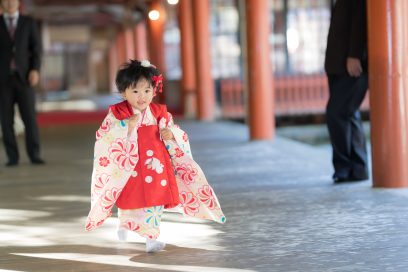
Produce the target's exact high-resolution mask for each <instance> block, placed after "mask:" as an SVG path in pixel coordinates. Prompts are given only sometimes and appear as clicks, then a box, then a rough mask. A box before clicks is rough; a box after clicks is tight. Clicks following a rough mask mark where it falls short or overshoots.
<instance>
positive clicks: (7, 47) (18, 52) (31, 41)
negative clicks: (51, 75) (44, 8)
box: [0, 14, 41, 82]
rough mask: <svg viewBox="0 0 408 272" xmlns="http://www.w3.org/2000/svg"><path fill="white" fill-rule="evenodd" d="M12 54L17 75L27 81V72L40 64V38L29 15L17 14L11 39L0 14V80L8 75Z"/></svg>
mask: <svg viewBox="0 0 408 272" xmlns="http://www.w3.org/2000/svg"><path fill="white" fill-rule="evenodd" d="M13 54H14V57H15V63H16V67H17V72H18V74H19V77H20V78H21V79H23V80H24V81H25V82H27V77H28V72H29V71H30V70H32V69H35V70H39V69H40V66H41V39H40V35H39V32H38V29H37V25H36V23H35V21H34V20H33V19H32V18H31V17H28V16H24V15H21V14H20V15H19V17H18V21H17V28H16V30H15V39H14V41H13V40H12V39H11V37H10V35H9V32H8V29H7V25H6V23H5V21H4V17H3V15H1V16H0V82H4V81H5V80H6V79H7V78H8V76H9V75H10V62H11V58H12V56H13Z"/></svg>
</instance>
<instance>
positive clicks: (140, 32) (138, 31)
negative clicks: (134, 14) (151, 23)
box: [133, 21, 149, 60]
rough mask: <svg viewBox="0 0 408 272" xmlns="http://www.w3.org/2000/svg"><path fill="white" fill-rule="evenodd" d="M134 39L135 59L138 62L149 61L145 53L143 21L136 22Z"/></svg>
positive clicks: (145, 37)
mask: <svg viewBox="0 0 408 272" xmlns="http://www.w3.org/2000/svg"><path fill="white" fill-rule="evenodd" d="M133 32H134V34H135V35H134V37H135V58H136V59H138V60H145V59H149V55H148V52H147V35H146V24H145V22H144V21H140V22H138V23H137V24H136V25H135V26H134V29H133Z"/></svg>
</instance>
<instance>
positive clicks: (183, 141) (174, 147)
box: [159, 112, 193, 158]
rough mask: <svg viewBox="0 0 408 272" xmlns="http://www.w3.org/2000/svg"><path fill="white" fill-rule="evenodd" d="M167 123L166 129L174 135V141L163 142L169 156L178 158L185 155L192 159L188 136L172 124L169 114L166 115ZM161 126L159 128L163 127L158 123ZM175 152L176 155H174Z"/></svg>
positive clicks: (171, 117)
mask: <svg viewBox="0 0 408 272" xmlns="http://www.w3.org/2000/svg"><path fill="white" fill-rule="evenodd" d="M167 116H168V121H167V124H166V125H165V126H166V127H167V128H169V129H170V130H171V132H172V133H173V135H174V139H175V140H170V141H165V144H166V148H167V150H168V151H169V153H170V156H171V157H173V156H175V155H177V156H179V154H182V153H184V154H186V155H188V156H189V157H190V158H193V154H192V153H191V148H190V142H189V140H188V135H187V133H186V132H185V131H183V130H182V129H181V128H180V127H179V126H178V125H176V124H174V120H173V116H172V115H171V113H169V112H168V113H167ZM160 123H161V124H159V126H164V124H163V122H162V121H160ZM174 152H176V153H174Z"/></svg>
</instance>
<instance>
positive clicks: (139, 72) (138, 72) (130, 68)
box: [115, 60, 160, 93]
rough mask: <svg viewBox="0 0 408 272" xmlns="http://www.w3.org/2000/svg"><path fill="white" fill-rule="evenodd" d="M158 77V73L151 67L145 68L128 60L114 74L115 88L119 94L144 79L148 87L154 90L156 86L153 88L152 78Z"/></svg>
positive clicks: (136, 62)
mask: <svg viewBox="0 0 408 272" xmlns="http://www.w3.org/2000/svg"><path fill="white" fill-rule="evenodd" d="M158 75H160V72H159V70H157V68H156V67H154V66H153V65H151V64H150V66H148V67H145V66H142V62H141V61H139V60H129V61H128V62H126V63H124V64H123V65H122V66H121V67H120V69H119V71H118V72H117V73H116V80H115V82H116V87H117V88H118V91H119V93H124V92H125V91H126V89H127V88H129V87H133V86H136V84H137V82H138V81H139V80H141V79H146V80H147V82H149V84H150V86H152V87H153V88H154V89H156V87H157V86H154V84H155V83H154V82H153V80H152V77H153V76H158Z"/></svg>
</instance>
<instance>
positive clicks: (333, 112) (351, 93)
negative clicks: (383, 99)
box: [326, 73, 368, 178]
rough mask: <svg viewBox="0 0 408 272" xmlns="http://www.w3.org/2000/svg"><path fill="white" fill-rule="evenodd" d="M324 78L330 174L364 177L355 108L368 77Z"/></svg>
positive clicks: (361, 133)
mask: <svg viewBox="0 0 408 272" xmlns="http://www.w3.org/2000/svg"><path fill="white" fill-rule="evenodd" d="M328 79H329V91H330V98H329V101H328V103H327V107H326V121H327V127H328V130H329V135H330V140H331V144H332V147H333V166H334V176H336V177H339V178H350V177H352V178H367V177H368V170H367V149H366V142H365V137H364V131H363V126H362V122H361V116H360V112H359V108H360V106H361V103H362V102H363V100H364V96H365V94H366V92H367V88H368V76H367V74H366V73H364V74H362V75H361V76H360V77H357V78H356V77H351V76H349V75H328Z"/></svg>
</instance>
